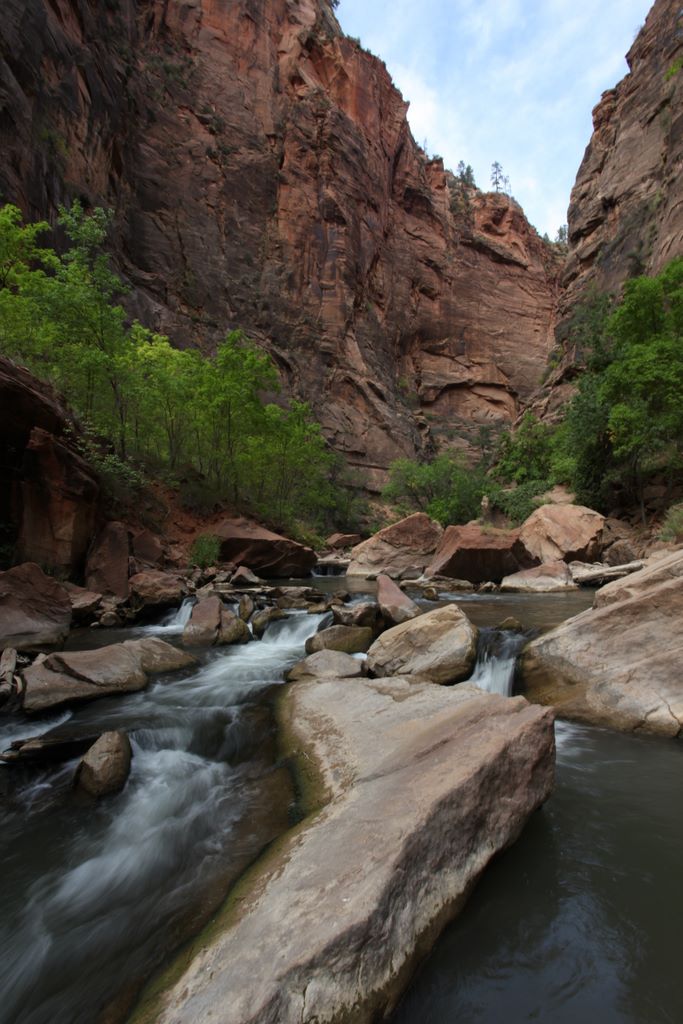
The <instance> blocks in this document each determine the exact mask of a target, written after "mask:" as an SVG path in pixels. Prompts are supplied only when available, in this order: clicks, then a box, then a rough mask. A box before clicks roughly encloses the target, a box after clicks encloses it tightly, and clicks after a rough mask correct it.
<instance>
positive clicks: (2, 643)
mask: <svg viewBox="0 0 683 1024" xmlns="http://www.w3.org/2000/svg"><path fill="white" fill-rule="evenodd" d="M70 626H71V601H70V599H69V594H68V591H67V590H66V588H65V587H63V586H62V584H61V583H58V582H57V580H55V579H52V577H51V576H46V575H45V573H44V572H43V570H42V569H41V568H40V566H38V565H35V563H34V562H24V563H23V564H22V565H17V566H15V567H14V568H13V569H8V570H7V572H0V650H1V649H3V648H5V647H14V648H16V649H17V650H41V649H44V648H49V647H56V646H58V645H60V644H61V643H62V642H63V641H64V640H65V639H66V637H67V636H68V634H69V627H70Z"/></svg>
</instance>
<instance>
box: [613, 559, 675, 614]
mask: <svg viewBox="0 0 683 1024" xmlns="http://www.w3.org/2000/svg"><path fill="white" fill-rule="evenodd" d="M682 577H683V550H678V551H672V552H659V553H658V554H656V555H652V556H651V557H650V558H648V559H646V560H645V562H644V563H643V567H642V569H640V571H639V572H635V573H631V574H628V575H627V576H625V577H624V578H623V579H619V580H614V581H613V582H612V583H608V584H607V585H606V586H604V587H602V589H600V590H598V592H597V593H596V595H595V599H594V601H593V607H594V608H604V607H606V606H607V605H609V604H614V603H615V602H616V601H625V600H628V599H629V598H631V597H644V596H645V595H646V594H648V593H649V592H650V591H652V590H654V589H655V588H657V587H659V586H660V584H662V583H668V582H669V581H671V580H676V579H681V578H682Z"/></svg>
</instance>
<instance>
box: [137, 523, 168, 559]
mask: <svg viewBox="0 0 683 1024" xmlns="http://www.w3.org/2000/svg"><path fill="white" fill-rule="evenodd" d="M132 548H133V556H134V558H136V559H137V560H138V562H144V563H145V564H146V565H161V563H162V562H163V560H164V547H163V544H162V543H161V539H160V538H159V537H157V535H156V534H155V533H152V531H151V530H140V532H139V533H136V534H134V535H133V543H132Z"/></svg>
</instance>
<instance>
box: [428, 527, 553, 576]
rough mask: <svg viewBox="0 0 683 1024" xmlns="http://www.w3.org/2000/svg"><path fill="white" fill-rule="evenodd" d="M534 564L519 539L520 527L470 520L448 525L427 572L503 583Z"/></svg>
mask: <svg viewBox="0 0 683 1024" xmlns="http://www.w3.org/2000/svg"><path fill="white" fill-rule="evenodd" d="M533 564H534V563H533V559H530V558H529V555H528V554H527V552H526V550H525V548H524V545H523V544H521V542H520V539H519V530H499V529H496V528H494V527H492V526H482V525H480V524H479V523H467V524H466V525H465V526H448V527H447V528H446V530H445V531H444V535H443V537H442V539H441V543H440V544H439V547H438V548H437V550H436V553H435V554H434V558H433V559H432V560H431V563H430V564H429V566H428V567H427V570H426V572H425V575H426V576H452V577H454V578H455V579H459V580H468V581H469V582H470V583H486V582H494V583H500V581H501V580H502V579H503V577H504V576H509V575H511V574H512V573H515V572H519V570H520V569H526V568H530V567H531V565H533Z"/></svg>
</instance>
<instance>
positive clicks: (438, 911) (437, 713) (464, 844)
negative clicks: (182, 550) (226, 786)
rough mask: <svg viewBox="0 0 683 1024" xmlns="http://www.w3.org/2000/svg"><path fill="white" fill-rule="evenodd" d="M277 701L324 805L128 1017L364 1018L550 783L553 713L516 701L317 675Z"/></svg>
mask: <svg viewBox="0 0 683 1024" xmlns="http://www.w3.org/2000/svg"><path fill="white" fill-rule="evenodd" d="M281 712H282V716H283V720H284V723H285V732H286V733H288V734H289V736H290V741H291V745H292V746H293V747H294V748H295V749H297V751H298V753H299V755H300V758H299V761H300V764H303V765H307V766H309V767H310V766H313V765H314V766H315V770H316V779H315V784H316V785H317V786H318V787H319V791H320V790H321V789H322V791H324V794H325V795H324V797H323V798H322V799H326V800H327V803H326V804H325V806H324V807H323V809H322V810H320V811H319V812H318V813H317V814H313V815H311V816H309V818H307V819H306V820H305V821H304V822H303V823H302V825H300V826H299V827H298V828H297V829H296V830H294V831H293V832H291V833H289V834H288V836H287V837H286V839H285V840H284V842H283V843H282V844H281V845H280V847H279V848H277V849H276V851H275V852H273V853H271V855H270V857H269V858H267V859H266V860H265V862H264V864H263V866H262V867H261V869H260V871H259V870H258V868H257V870H256V871H255V872H254V873H252V876H251V878H249V879H247V881H246V882H245V883H244V884H243V885H242V886H241V888H240V890H239V891H238V893H237V896H236V898H234V899H233V900H232V901H229V903H228V905H227V906H226V908H225V909H224V911H223V912H222V917H220V918H219V919H218V920H217V921H216V922H214V924H213V926H212V930H211V932H210V933H207V934H206V935H204V936H200V937H199V938H198V940H197V941H196V943H195V945H194V950H193V951H192V952H194V953H195V954H196V955H194V957H193V958H192V959H191V960H190V962H189V965H188V966H186V967H185V968H184V969H183V967H182V966H180V965H178V964H176V965H175V967H172V968H171V970H170V973H169V974H168V975H167V976H166V978H165V979H162V980H161V991H162V995H161V997H153V996H151V995H150V997H149V1001H148V1002H146V1003H145V1002H144V1001H143V1003H142V1004H141V1006H140V1007H139V1009H138V1013H137V1014H136V1015H134V1018H133V1019H134V1020H135V1021H136V1024H141V1022H143V1021H150V1022H151V1021H155V1022H157V1024H217V1022H219V1021H220V1024H247V1022H249V1024H314V1022H316V1024H325V1022H333V1021H334V1022H340V1021H349V1022H350V1021H353V1022H354V1024H369V1022H370V1021H374V1020H376V1019H380V1018H381V1017H382V1016H383V1014H384V1012H385V1011H386V1010H387V1009H389V1008H390V1007H391V1005H392V1004H393V1003H394V1002H395V1000H396V998H397V996H398V993H399V992H400V990H401V988H402V987H403V986H404V985H405V983H406V981H407V978H408V976H409V973H410V972H411V970H412V969H413V967H414V965H415V963H416V960H417V958H418V957H420V956H421V955H424V953H425V952H426V951H427V950H428V949H429V948H430V946H431V945H432V943H433V942H434V940H435V938H436V936H437V934H438V933H439V931H440V930H441V929H442V928H443V926H444V925H445V924H446V923H447V921H448V920H449V919H451V918H452V917H453V916H454V915H455V914H456V913H457V911H458V910H459V909H460V907H461V906H462V904H463V903H464V900H465V898H466V896H467V894H468V893H469V891H470V889H471V887H472V885H473V884H474V882H475V881H476V879H477V878H478V876H479V875H480V873H481V872H482V871H483V869H484V868H485V867H486V865H487V864H488V862H489V861H490V860H491V858H492V857H493V856H494V855H495V854H496V853H497V852H498V851H500V850H502V849H503V848H504V847H506V846H507V845H508V844H510V843H511V842H513V841H514V840H515V839H516V837H517V836H518V835H519V832H520V831H521V829H522V827H523V825H524V823H525V821H526V820H527V818H528V816H529V815H530V814H531V812H532V811H533V810H534V809H535V808H537V807H538V806H540V804H542V803H543V801H544V800H545V799H546V798H547V796H548V795H549V793H550V790H551V786H552V783H553V771H554V735H553V725H552V722H553V716H552V714H551V713H550V712H549V711H548V709H543V708H539V707H533V706H530V705H529V704H527V702H526V701H525V700H524V699H523V698H514V699H506V698H503V697H499V696H496V695H493V694H485V693H483V692H482V691H481V690H478V689H477V688H476V687H472V686H469V685H467V684H465V685H463V686H459V687H454V688H452V689H444V688H443V687H440V686H435V685H433V684H430V683H419V682H414V681H413V682H410V681H408V680H407V679H405V678H400V677H399V678H391V679H381V680H360V679H358V680H356V679H344V680H343V681H339V680H329V681H327V680H317V681H315V682H310V683H308V682H303V683H297V684H294V685H293V686H292V687H290V688H289V690H288V692H287V693H286V694H285V696H284V697H283V704H282V707H281ZM157 990H158V989H157Z"/></svg>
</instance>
